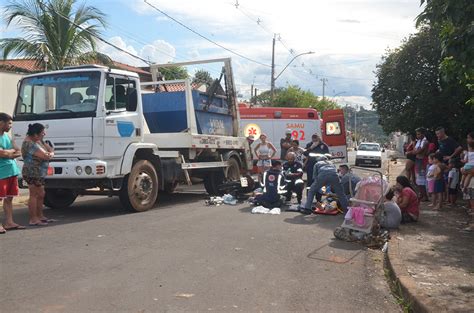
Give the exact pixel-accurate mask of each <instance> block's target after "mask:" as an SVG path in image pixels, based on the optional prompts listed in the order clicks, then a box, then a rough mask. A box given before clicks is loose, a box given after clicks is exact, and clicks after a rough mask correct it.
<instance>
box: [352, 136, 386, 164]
mask: <svg viewBox="0 0 474 313" xmlns="http://www.w3.org/2000/svg"><path fill="white" fill-rule="evenodd" d="M355 165H356V166H364V165H372V166H376V167H382V150H381V148H380V145H379V144H378V143H374V142H363V143H361V144H360V145H359V147H358V148H357V154H356V159H355Z"/></svg>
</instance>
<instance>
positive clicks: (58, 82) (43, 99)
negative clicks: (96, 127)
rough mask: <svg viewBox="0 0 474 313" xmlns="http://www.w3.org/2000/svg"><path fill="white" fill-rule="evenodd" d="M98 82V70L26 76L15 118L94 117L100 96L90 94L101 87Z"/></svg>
mask: <svg viewBox="0 0 474 313" xmlns="http://www.w3.org/2000/svg"><path fill="white" fill-rule="evenodd" d="M99 82H100V72H97V71H96V72H81V73H59V74H48V75H39V76H34V77H30V78H25V79H24V80H23V81H22V82H21V85H20V89H19V92H18V100H17V105H16V109H15V119H16V120H38V119H58V118H68V117H85V116H95V113H96V106H97V97H96V96H93V97H92V96H89V94H91V92H90V91H91V90H99V88H98V86H99ZM96 94H97V93H96ZM84 100H88V101H87V102H86V101H84Z"/></svg>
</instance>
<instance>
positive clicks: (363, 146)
mask: <svg viewBox="0 0 474 313" xmlns="http://www.w3.org/2000/svg"><path fill="white" fill-rule="evenodd" d="M359 150H360V151H380V146H379V145H377V144H366V143H363V144H361V145H359Z"/></svg>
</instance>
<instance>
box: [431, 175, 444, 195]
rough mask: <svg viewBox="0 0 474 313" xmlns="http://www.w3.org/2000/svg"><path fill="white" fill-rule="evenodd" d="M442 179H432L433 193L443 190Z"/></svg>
mask: <svg viewBox="0 0 474 313" xmlns="http://www.w3.org/2000/svg"><path fill="white" fill-rule="evenodd" d="M444 187H445V185H444V179H443V178H440V179H437V180H435V181H434V190H433V192H434V193H440V192H445V190H444Z"/></svg>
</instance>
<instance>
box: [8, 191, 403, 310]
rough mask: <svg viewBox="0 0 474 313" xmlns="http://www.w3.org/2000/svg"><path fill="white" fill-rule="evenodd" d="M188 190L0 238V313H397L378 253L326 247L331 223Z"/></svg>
mask: <svg viewBox="0 0 474 313" xmlns="http://www.w3.org/2000/svg"><path fill="white" fill-rule="evenodd" d="M194 191H195V192H194V193H180V194H174V195H160V199H159V203H158V205H157V207H156V208H155V209H153V210H150V211H148V212H143V213H136V214H125V213H124V212H123V210H122V209H121V206H120V203H119V201H118V200H117V199H115V198H113V199H109V198H100V199H93V198H90V197H89V198H86V197H84V198H81V199H79V201H77V202H76V203H75V204H74V205H73V206H72V207H71V208H69V209H64V210H54V211H53V210H47V215H48V216H49V217H52V218H57V219H59V220H60V221H59V222H57V223H52V224H50V225H49V226H46V227H36V228H35V227H33V228H32V227H30V228H28V229H26V230H16V231H9V232H8V233H7V234H5V235H0V249H1V251H2V253H1V256H0V258H1V265H0V282H1V284H2V288H0V308H1V310H2V312H188V311H192V312H209V311H215V312H289V311H293V312H352V311H364V312H399V311H400V309H399V307H398V305H397V304H396V303H395V300H394V299H393V298H392V296H391V295H390V292H389V290H388V287H387V285H386V283H385V280H384V278H383V275H382V274H381V265H380V255H379V254H374V253H375V252H374V251H369V250H367V249H365V248H363V247H362V246H360V245H357V244H352V243H345V242H341V241H337V240H335V239H334V237H333V234H332V232H333V230H334V228H335V227H337V226H338V225H340V224H341V223H342V218H343V217H342V216H341V215H340V216H335V217H334V216H314V215H313V216H303V215H300V214H298V213H294V212H282V214H281V215H254V214H251V213H250V210H251V207H250V206H249V205H247V204H245V203H243V204H238V205H236V206H227V205H221V206H205V205H204V200H205V198H206V195H205V194H204V193H203V192H199V187H197V188H194ZM15 217H16V220H17V221H18V222H22V223H26V222H27V211H26V209H25V208H19V209H16V210H15ZM377 258H378V261H377Z"/></svg>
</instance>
